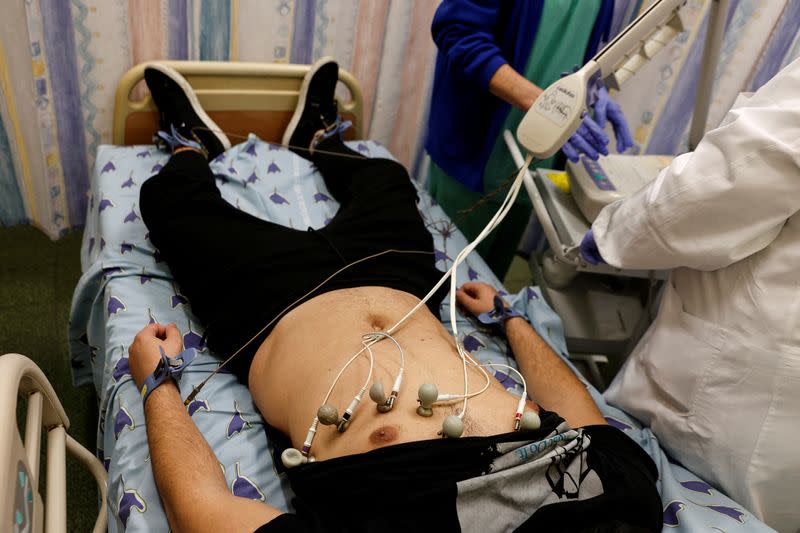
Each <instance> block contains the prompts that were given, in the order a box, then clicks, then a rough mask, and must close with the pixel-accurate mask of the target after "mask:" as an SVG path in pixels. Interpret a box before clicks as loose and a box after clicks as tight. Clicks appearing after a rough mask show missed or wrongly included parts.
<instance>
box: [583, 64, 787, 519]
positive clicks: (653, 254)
mask: <svg viewBox="0 0 800 533" xmlns="http://www.w3.org/2000/svg"><path fill="white" fill-rule="evenodd" d="M581 248H582V255H583V256H584V257H585V258H586V259H587V260H590V261H592V260H604V261H605V262H607V263H608V264H610V265H612V266H615V267H619V268H626V269H657V270H661V269H674V270H672V272H671V275H670V277H669V280H668V282H667V283H666V284H665V289H664V295H663V299H662V302H661V306H660V308H659V312H658V316H657V318H656V319H655V321H654V322H653V324H652V325H651V326H650V328H649V329H648V331H647V332H646V334H645V335H644V336H643V338H642V339H641V340H640V342H639V343H638V345H637V347H636V348H635V350H634V351H633V353H632V354H631V356H630V357H629V358H628V360H627V361H626V362H625V364H624V366H623V367H622V369H621V370H620V372H619V374H618V375H617V376H616V378H615V379H614V381H613V383H612V384H611V386H610V387H609V389H608V390H607V391H606V393H605V397H606V399H607V400H608V401H609V402H610V403H612V404H614V405H617V406H619V407H620V408H622V409H624V410H625V411H627V412H628V413H630V414H632V415H634V416H635V417H637V418H638V419H639V420H641V421H642V422H643V423H645V424H647V425H649V426H650V427H651V428H652V430H653V432H654V433H655V434H656V436H657V437H658V439H659V441H660V442H661V444H662V445H663V446H664V448H665V449H666V450H667V451H668V452H669V453H670V454H671V455H672V456H674V458H675V459H677V460H678V461H680V462H681V463H682V464H684V465H685V466H686V467H687V468H689V469H690V470H692V471H693V472H695V473H697V474H698V475H700V476H701V477H703V478H705V479H706V481H708V482H710V483H712V484H715V485H716V486H717V487H719V488H720V489H721V490H723V491H724V492H725V493H727V494H728V495H730V496H731V497H733V498H734V499H736V500H738V501H739V502H740V503H742V504H743V505H745V506H746V507H747V508H748V509H749V510H750V511H752V512H753V513H754V514H756V515H758V516H759V517H761V518H762V519H763V520H764V521H765V522H766V523H767V524H769V525H770V526H771V527H774V528H776V529H777V530H779V531H781V532H795V531H798V530H800V450H799V449H798V442H800V60H796V61H794V62H793V63H791V64H790V65H788V66H787V67H785V68H784V69H783V70H782V71H781V72H779V73H778V74H777V75H776V76H775V77H774V78H773V79H772V80H770V81H769V82H768V83H767V84H766V85H764V86H763V87H761V88H760V89H759V90H758V91H757V92H755V93H754V94H742V95H740V96H739V98H738V99H737V100H736V102H735V103H734V105H733V108H732V109H731V110H730V111H729V113H728V114H727V116H726V117H725V119H724V120H723V122H722V124H721V125H720V126H719V127H718V128H716V129H714V130H712V131H709V132H708V133H706V135H705V136H704V137H703V139H702V141H701V142H700V143H699V145H698V146H697V149H696V150H695V151H694V152H690V153H686V154H683V155H680V156H678V157H676V158H675V159H674V160H673V161H672V163H671V164H670V165H669V167H667V168H666V169H664V170H663V171H662V172H661V173H660V174H659V175H658V177H657V178H656V179H655V180H654V181H653V182H651V183H650V184H649V185H648V186H646V187H645V188H643V189H642V190H640V191H639V192H638V193H636V194H634V195H633V196H631V197H629V198H627V199H625V200H621V201H618V202H616V203H614V204H611V205H609V206H607V207H606V208H605V209H603V211H602V212H601V213H600V215H599V216H598V218H597V219H596V220H595V222H594V223H593V224H592V229H591V230H590V232H589V233H587V235H586V237H585V238H584V242H583V243H582V245H581ZM598 253H599V255H598Z"/></svg>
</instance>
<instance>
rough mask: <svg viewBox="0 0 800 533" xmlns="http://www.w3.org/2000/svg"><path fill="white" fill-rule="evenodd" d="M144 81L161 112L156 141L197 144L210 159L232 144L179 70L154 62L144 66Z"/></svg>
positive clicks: (186, 144)
mask: <svg viewBox="0 0 800 533" xmlns="http://www.w3.org/2000/svg"><path fill="white" fill-rule="evenodd" d="M144 81H145V82H146V83H147V87H148V88H149V89H150V94H151V95H152V96H153V101H154V102H155V104H156V107H157V108H158V112H159V116H160V119H159V128H161V131H159V132H158V133H157V134H156V140H157V142H159V141H160V144H165V145H167V146H168V147H169V148H170V150H174V149H175V147H176V146H190V147H192V148H197V149H199V150H200V151H202V152H205V153H207V156H208V159H209V160H211V159H214V158H215V157H217V156H218V155H219V154H221V153H222V152H224V151H225V150H227V149H228V148H230V147H231V142H230V141H229V140H228V137H227V136H226V135H225V134H224V133H222V130H221V129H220V127H219V126H217V125H216V124H215V123H214V121H213V120H211V118H210V117H209V116H208V115H207V114H206V112H205V111H204V110H203V108H202V107H201V106H200V102H199V101H198V100H197V96H196V95H195V94H194V91H193V90H192V87H191V86H190V85H189V82H188V81H186V78H184V77H183V76H181V75H180V73H179V72H178V71H176V70H175V69H173V68H172V67H168V66H166V65H162V64H159V63H151V64H150V65H148V66H147V67H146V68H145V69H144ZM198 145H199V146H198Z"/></svg>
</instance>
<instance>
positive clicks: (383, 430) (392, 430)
mask: <svg viewBox="0 0 800 533" xmlns="http://www.w3.org/2000/svg"><path fill="white" fill-rule="evenodd" d="M399 434H400V432H399V431H398V430H397V427H395V426H381V427H379V428H378V429H376V430H375V431H373V432H372V434H371V435H370V436H369V441H370V442H371V443H372V444H376V445H379V446H380V445H382V444H388V443H390V442H394V441H396V440H397V436H398V435H399Z"/></svg>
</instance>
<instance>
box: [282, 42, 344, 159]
mask: <svg viewBox="0 0 800 533" xmlns="http://www.w3.org/2000/svg"><path fill="white" fill-rule="evenodd" d="M335 62H336V60H335V59H333V58H332V57H330V56H325V57H321V58H319V59H317V61H316V62H315V63H314V64H313V65H311V68H310V69H309V70H308V72H307V73H306V75H305V76H304V77H303V83H302V85H300V96H299V98H298V99H297V107H296V108H295V110H294V115H292V119H291V120H290V121H289V125H288V126H286V131H284V132H283V138H282V139H281V144H282V145H283V146H284V147H286V148H288V147H289V141H290V140H291V139H292V134H293V133H294V130H295V128H297V124H299V123H300V117H301V116H302V115H303V110H304V109H305V108H306V98H308V86H309V85H310V84H311V79H312V78H313V77H314V74H316V73H317V71H318V70H319V69H320V68H322V66H323V65H327V64H328V63H335ZM303 148H308V147H307V146H303Z"/></svg>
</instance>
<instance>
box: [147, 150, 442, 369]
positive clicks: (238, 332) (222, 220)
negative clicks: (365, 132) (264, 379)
mask: <svg viewBox="0 0 800 533" xmlns="http://www.w3.org/2000/svg"><path fill="white" fill-rule="evenodd" d="M320 149H321V150H322V149H324V150H326V151H335V152H338V153H341V154H344V155H347V156H351V157H342V156H340V155H334V154H326V153H320V152H315V154H314V155H313V156H312V157H311V158H310V159H311V161H312V162H313V163H314V165H315V166H316V167H317V169H318V170H319V171H320V173H321V174H322V176H323V178H324V180H325V184H326V185H327V187H328V191H329V192H330V193H331V194H332V195H333V196H334V197H335V198H336V200H338V201H339V203H340V204H341V207H340V209H339V212H338V213H337V214H336V216H335V217H334V218H333V220H332V221H331V222H330V223H329V224H328V225H327V226H326V227H324V228H321V229H318V230H313V229H311V228H309V229H308V230H307V231H302V230H296V229H291V228H288V227H285V226H282V225H279V224H274V223H272V222H267V221H264V220H261V219H259V218H256V217H254V216H252V215H249V214H247V213H244V212H242V211H239V210H238V209H236V208H235V207H234V206H232V205H231V204H229V203H228V202H226V201H225V200H224V199H223V198H222V197H221V196H220V192H219V190H218V189H217V187H216V184H215V182H214V176H213V174H212V173H211V170H210V169H209V167H208V164H207V162H206V160H205V159H204V158H203V156H201V155H200V154H198V153H196V152H192V151H187V152H181V153H179V154H177V155H175V156H173V157H172V158H171V159H170V160H169V162H168V163H167V165H166V166H165V167H164V168H163V169H162V170H161V172H160V173H159V174H158V175H156V176H154V177H153V178H151V179H149V180H147V181H146V182H145V183H144V184H143V185H142V189H141V201H140V205H141V212H142V218H143V219H144V222H145V224H146V225H147V228H148V230H149V231H150V241H151V242H152V244H153V245H154V246H155V247H156V248H157V249H158V250H159V252H160V253H161V255H162V256H163V258H164V259H165V260H166V262H167V264H168V265H169V268H170V270H171V271H172V275H173V277H174V279H175V281H176V282H177V284H178V285H179V287H180V290H181V292H182V293H183V294H184V295H185V296H186V297H187V298H188V299H189V302H190V304H191V307H192V311H193V312H194V314H195V316H196V317H197V318H198V319H199V320H200V322H201V324H202V325H203V327H204V328H205V329H206V335H207V342H208V346H209V348H210V349H211V350H212V351H214V352H215V353H216V354H217V355H218V356H219V357H221V358H222V359H227V357H228V356H230V355H232V354H233V353H234V352H235V351H236V350H238V349H239V348H240V347H241V346H242V345H244V344H245V343H246V342H247V341H248V340H250V339H251V338H252V337H253V336H254V335H255V334H256V333H257V332H258V331H259V330H260V329H261V328H263V327H264V326H265V325H266V324H267V323H268V322H269V321H270V320H272V319H273V318H274V317H275V316H277V315H278V313H280V312H281V311H282V310H283V309H284V308H285V307H286V306H288V305H289V304H291V303H292V302H293V301H295V300H296V299H298V298H300V297H301V296H303V295H304V294H305V293H306V292H308V291H309V290H311V289H312V288H313V287H315V286H316V285H317V284H319V283H320V282H321V281H322V280H324V279H325V278H327V277H328V276H329V275H331V274H332V273H334V272H335V271H336V270H338V269H340V268H341V267H343V266H344V265H346V264H348V263H350V262H352V261H354V260H357V259H361V258H363V257H366V256H369V255H372V254H375V253H378V252H381V251H384V250H387V249H390V248H394V249H398V250H410V251H411V250H413V251H422V252H425V253H403V254H400V253H389V254H385V255H382V256H380V257H377V258H373V259H369V260H367V261H364V262H363V263H360V264H358V265H356V266H353V267H351V268H348V269H347V270H345V271H343V272H342V273H340V274H338V275H337V276H336V277H334V278H333V279H332V280H331V281H330V282H328V283H326V284H325V285H324V286H323V287H321V288H320V289H318V290H317V291H316V292H315V293H313V294H312V295H310V296H308V297H307V298H306V299H310V298H312V297H314V296H317V295H319V294H322V293H324V292H327V291H332V290H336V289H342V288H348V287H359V286H382V287H390V288H394V289H398V290H402V291H406V292H408V293H411V294H413V295H415V296H417V297H419V298H422V297H423V296H424V295H425V294H427V292H428V291H429V290H430V289H431V287H432V286H433V284H434V283H435V282H436V281H437V280H438V279H439V278H440V277H441V272H440V271H439V270H438V269H437V268H436V266H435V261H434V255H433V239H432V237H431V234H430V232H429V231H428V230H427V229H426V228H425V225H424V223H423V222H422V219H421V217H420V215H419V211H418V210H417V207H416V200H417V195H416V190H415V188H414V186H413V185H412V184H411V182H410V181H409V178H408V173H407V172H406V170H405V168H403V166H402V165H400V164H399V163H397V162H395V161H392V160H389V159H368V158H364V157H363V156H361V155H360V154H358V153H356V152H353V151H352V150H349V149H348V148H346V147H345V146H344V145H343V144H342V143H341V142H340V141H338V140H335V141H327V142H326V143H325V144H324V145H321V146H320ZM445 287H446V284H445ZM445 290H446V289H443V290H442V291H440V292H439V293H437V294H436V295H435V297H434V298H432V299H431V300H430V301H429V302H428V305H429V307H430V309H431V310H432V311H433V312H434V314H437V312H438V305H439V303H440V302H441V299H442V297H443V296H444V291H445ZM299 303H300V302H299ZM268 333H269V330H267V331H265V332H263V333H262V334H261V335H260V336H259V337H258V338H257V339H256V340H255V341H253V342H252V343H250V345H249V346H248V347H247V348H246V349H245V350H243V351H242V353H240V354H239V355H237V356H236V357H235V358H234V359H233V360H232V361H231V363H229V365H228V366H229V369H230V370H231V371H232V372H233V373H234V374H236V375H237V377H239V379H240V380H241V381H242V382H243V383H245V384H247V375H248V371H249V368H250V362H251V361H252V357H253V355H254V354H255V352H256V350H257V349H258V347H259V345H260V344H261V342H262V341H263V339H264V338H266V335H267V334H268Z"/></svg>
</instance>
